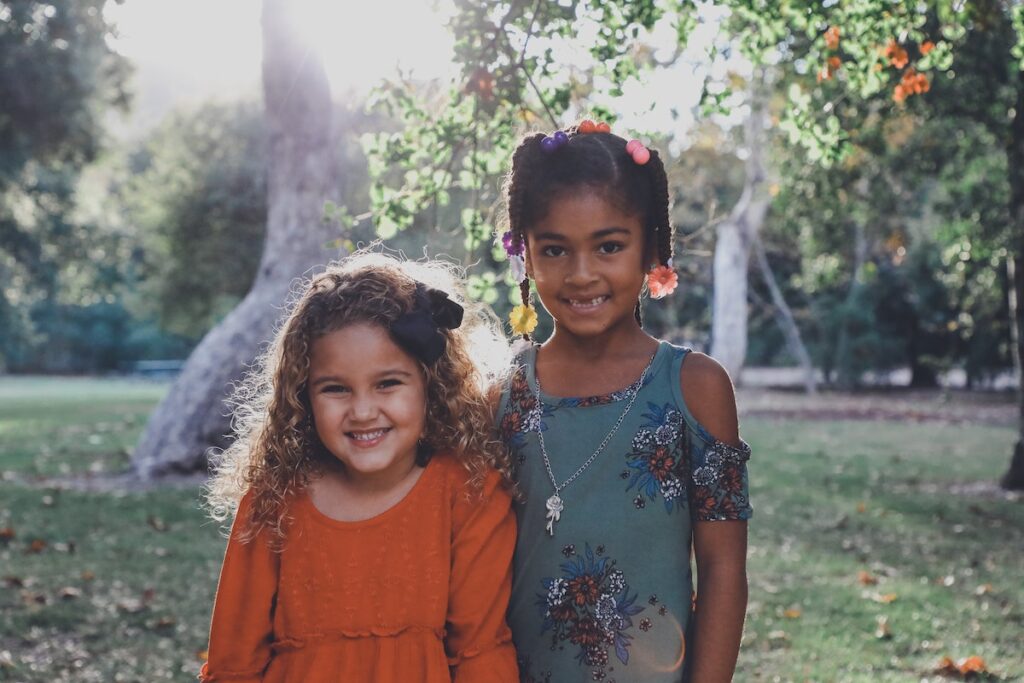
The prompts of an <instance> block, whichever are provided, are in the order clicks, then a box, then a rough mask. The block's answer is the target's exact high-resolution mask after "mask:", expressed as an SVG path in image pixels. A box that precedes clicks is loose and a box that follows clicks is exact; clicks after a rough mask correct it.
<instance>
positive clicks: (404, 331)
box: [391, 282, 463, 365]
mask: <svg viewBox="0 0 1024 683" xmlns="http://www.w3.org/2000/svg"><path fill="white" fill-rule="evenodd" d="M462 313H463V310H462V306H460V305H459V304H457V303H455V302H454V301H452V300H451V299H449V298H448V293H447V292H442V291H441V290H439V289H433V288H431V287H427V286H426V285H424V284H423V283H422V282H417V283H416V294H415V295H414V299H413V306H412V310H410V311H409V312H408V313H405V314H403V315H401V316H399V317H398V319H397V320H395V322H393V323H391V336H392V337H394V339H395V341H396V342H397V343H398V345H399V346H401V347H402V348H403V349H404V350H405V351H406V352H407V353H409V354H410V355H412V356H414V357H416V358H418V359H420V360H421V361H423V362H424V363H426V364H427V365H433V364H434V362H435V361H437V359H438V358H440V357H441V355H442V354H444V350H445V346H446V344H447V342H446V341H445V336H444V335H443V334H441V331H440V330H441V328H444V329H446V330H454V329H455V328H457V327H459V326H460V325H462Z"/></svg>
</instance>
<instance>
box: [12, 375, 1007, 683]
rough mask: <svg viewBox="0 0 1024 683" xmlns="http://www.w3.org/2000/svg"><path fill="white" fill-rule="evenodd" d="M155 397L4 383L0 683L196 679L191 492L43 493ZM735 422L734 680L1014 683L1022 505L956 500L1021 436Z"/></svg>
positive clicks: (210, 541) (201, 535) (122, 435)
mask: <svg viewBox="0 0 1024 683" xmlns="http://www.w3.org/2000/svg"><path fill="white" fill-rule="evenodd" d="M164 391H165V387H164V386H162V385H159V384H153V383H144V382H130V381H123V380H78V379H76V380H65V379H24V380H11V379H8V378H4V379H3V380H2V381H0V472H2V475H3V476H2V481H0V530H4V529H7V530H10V532H13V534H14V535H13V538H7V537H6V536H7V535H8V534H7V533H0V580H2V581H3V584H2V588H0V681H33V682H34V681H48V682H49V681H75V682H76V683H77V682H83V683H84V682H87V681H113V680H118V681H146V682H150V681H172V680H173V681H186V680H190V679H193V678H194V676H195V673H196V670H197V669H198V666H199V663H200V662H199V657H198V653H199V652H200V651H202V650H203V649H204V647H205V638H206V630H207V626H208V619H209V610H210V603H211V599H212V595H213V590H214V584H215V581H216V574H217V570H218V567H219V563H220V557H221V554H222V552H223V545H224V539H223V537H222V536H221V535H220V531H219V530H218V529H217V528H216V526H215V525H213V524H211V523H210V522H209V521H208V520H207V519H206V518H204V515H203V513H202V511H201V510H200V509H199V503H198V497H199V491H198V488H176V489H175V488H165V489H157V490H153V491H149V492H145V493H84V492H75V491H71V490H59V489H56V488H54V487H53V477H67V476H69V475H78V476H82V477H89V476H98V475H100V474H102V473H103V472H111V471H117V470H118V469H120V468H123V467H124V466H125V464H126V463H127V458H128V456H127V453H128V450H129V449H130V448H131V445H132V444H133V443H134V440H135V439H136V438H137V436H138V433H139V432H140V430H141V429H142V425H143V423H144V420H145V416H146V414H147V413H148V411H149V410H151V409H152V407H153V406H154V405H155V403H156V402H157V401H158V400H159V398H160V396H161V395H162V394H163V392H164ZM743 427H744V434H745V436H746V438H747V439H748V440H749V441H750V442H751V444H752V445H753V447H754V453H755V455H754V459H753V460H752V461H751V482H752V497H753V500H754V505H755V509H756V512H755V518H754V520H752V522H751V549H750V564H749V569H750V578H751V581H750V588H751V590H750V608H749V613H748V621H747V627H746V633H745V637H744V645H743V651H742V653H741V656H740V664H739V669H738V672H737V675H736V680H737V681H921V680H924V679H932V680H939V677H938V675H937V674H934V673H932V672H933V670H934V668H935V667H936V665H937V664H938V662H939V660H940V658H941V657H942V656H944V655H949V656H951V657H953V658H954V659H959V658H962V657H967V656H969V655H979V656H981V657H984V659H985V661H986V663H987V664H988V667H989V669H990V670H991V671H993V672H994V673H995V674H996V675H997V676H998V680H1004V681H1011V680H1022V679H1024V658H1022V657H1021V655H1020V652H1021V646H1020V643H1022V642H1024V595H1022V580H1021V577H1024V501H1011V500H1006V499H1004V498H1001V497H998V496H992V495H990V494H987V493H984V492H978V493H964V492H963V491H962V490H961V489H962V488H965V489H967V490H968V491H970V490H971V489H970V486H969V485H970V484H971V483H974V482H979V481H990V480H993V479H994V478H995V477H996V476H998V474H1000V473H1001V472H1002V470H1003V468H1004V467H1005V465H1006V462H1007V454H1008V453H1009V448H1010V444H1011V443H1012V440H1013V436H1014V435H1013V433H1012V431H1010V430H1009V429H1004V428H997V427H978V426H949V425H942V424H935V423H922V424H901V423H893V422H812V421H796V420H787V421H781V420H779V421H775V420H766V419H755V418H747V419H745V420H744V424H743ZM960 485H967V486H963V487H961V486H960ZM861 572H864V574H861ZM865 581H866V582H868V583H864V582H865ZM871 582H876V583H871ZM883 617H884V618H886V619H887V622H886V624H887V630H888V635H887V637H882V638H880V637H878V635H877V631H878V629H879V621H878V620H879V619H880V618H883Z"/></svg>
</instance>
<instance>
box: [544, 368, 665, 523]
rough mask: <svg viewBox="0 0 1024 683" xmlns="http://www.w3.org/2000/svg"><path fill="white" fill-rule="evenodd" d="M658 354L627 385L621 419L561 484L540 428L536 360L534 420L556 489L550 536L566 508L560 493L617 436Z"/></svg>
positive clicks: (550, 505) (550, 502)
mask: <svg viewBox="0 0 1024 683" xmlns="http://www.w3.org/2000/svg"><path fill="white" fill-rule="evenodd" d="M656 355H658V353H657V351H655V353H654V355H653V356H651V359H650V360H649V361H647V366H646V367H644V371H643V372H641V373H640V379H638V380H637V381H636V382H633V384H631V385H629V387H627V389H626V392H627V393H628V394H629V402H628V403H627V404H626V409H625V410H623V411H622V414H621V415H619V419H618V420H616V421H615V424H614V425H613V426H612V430H611V431H610V432H608V435H607V436H605V437H604V440H603V441H601V444H600V445H599V446H598V447H597V450H595V451H594V452H593V453H591V454H590V457H589V458H587V459H586V460H585V461H584V462H583V464H582V465H580V466H579V469H577V470H576V471H575V472H573V473H572V476H570V477H569V478H568V479H566V480H565V481H563V482H562V484H561V485H559V484H558V482H557V481H556V480H555V473H554V472H552V471H551V459H550V458H549V457H548V449H547V448H546V447H545V446H544V432H543V431H542V430H541V428H540V419H541V415H542V414H543V412H544V411H543V408H542V407H541V399H540V392H541V386H540V375H539V374H538V373H537V365H536V360H534V371H533V375H534V378H535V379H536V381H537V390H536V391H535V392H534V398H535V399H536V405H535V406H534V411H536V413H537V414H536V416H535V418H536V420H535V421H534V424H536V425H537V442H538V443H539V444H540V455H541V457H542V458H543V459H544V469H546V470H547V472H548V479H550V480H551V486H553V487H554V489H555V492H554V494H552V496H551V497H550V498H548V499H547V501H546V502H545V504H544V505H545V507H547V509H548V514H547V520H548V523H547V526H546V528H547V531H548V536H554V535H555V522H557V521H558V520H559V519H561V517H562V512H563V511H564V510H565V501H563V500H562V497H561V496H560V495H559V494H560V493H561V492H562V491H564V490H565V487H566V486H568V485H569V484H571V483H572V482H573V481H575V480H576V478H577V477H578V476H580V475H581V474H583V472H584V471H585V470H586V469H587V468H588V467H590V465H591V463H593V462H594V460H596V459H597V456H599V455H601V451H603V450H604V449H605V446H607V445H608V442H609V441H611V440H612V437H613V436H615V432H617V431H619V427H620V426H622V421H623V420H625V419H626V416H627V415H629V411H630V410H632V408H633V404H634V403H636V397H637V396H638V395H639V394H640V388H641V387H643V385H644V379H646V377H647V371H648V370H650V369H651V365H652V364H653V363H654V356H656Z"/></svg>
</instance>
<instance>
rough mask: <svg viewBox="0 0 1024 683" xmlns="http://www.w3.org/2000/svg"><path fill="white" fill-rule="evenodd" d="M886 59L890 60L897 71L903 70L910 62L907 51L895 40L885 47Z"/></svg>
mask: <svg viewBox="0 0 1024 683" xmlns="http://www.w3.org/2000/svg"><path fill="white" fill-rule="evenodd" d="M883 54H884V55H885V58H886V59H888V60H889V63H890V64H892V65H893V66H894V67H896V68H897V69H902V68H903V67H905V66H906V65H907V64H908V63H909V62H910V57H909V56H908V55H907V51H906V50H904V49H903V48H902V47H900V46H899V44H897V42H896V41H895V40H890V41H889V44H888V45H887V46H886V47H885V50H884V52H883Z"/></svg>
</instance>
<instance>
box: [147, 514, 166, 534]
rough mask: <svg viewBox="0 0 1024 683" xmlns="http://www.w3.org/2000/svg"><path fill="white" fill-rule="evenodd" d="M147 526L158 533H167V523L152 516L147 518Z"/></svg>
mask: <svg viewBox="0 0 1024 683" xmlns="http://www.w3.org/2000/svg"><path fill="white" fill-rule="evenodd" d="M146 524H148V525H150V526H151V527H153V528H154V529H156V530H157V531H167V523H166V522H164V520H162V519H160V518H159V517H156V516H154V515H150V516H149V517H147V518H146Z"/></svg>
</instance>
